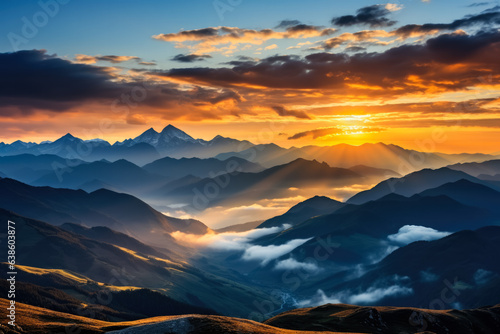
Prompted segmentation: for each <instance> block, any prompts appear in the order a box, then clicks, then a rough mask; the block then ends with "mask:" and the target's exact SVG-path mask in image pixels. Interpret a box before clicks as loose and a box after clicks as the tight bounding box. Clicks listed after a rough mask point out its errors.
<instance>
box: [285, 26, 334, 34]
mask: <svg viewBox="0 0 500 334" xmlns="http://www.w3.org/2000/svg"><path fill="white" fill-rule="evenodd" d="M286 31H287V32H288V33H290V35H297V34H300V33H313V32H320V34H319V36H329V35H331V34H333V33H335V32H336V31H337V30H336V29H332V28H328V29H323V28H322V27H320V26H313V25H308V24H296V25H292V26H288V27H287V28H286Z"/></svg>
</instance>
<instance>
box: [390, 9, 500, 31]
mask: <svg viewBox="0 0 500 334" xmlns="http://www.w3.org/2000/svg"><path fill="white" fill-rule="evenodd" d="M495 24H500V12H499V11H490V10H488V11H485V12H482V13H480V14H477V15H469V16H466V17H464V18H463V19H459V20H455V21H453V22H451V23H426V24H408V25H405V26H402V27H400V28H398V29H396V30H395V31H394V33H395V34H396V35H399V36H403V37H409V36H411V35H412V34H427V33H432V32H436V31H442V30H456V29H462V28H468V27H471V26H480V25H486V26H491V25H495Z"/></svg>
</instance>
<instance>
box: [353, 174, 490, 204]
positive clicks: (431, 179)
mask: <svg viewBox="0 0 500 334" xmlns="http://www.w3.org/2000/svg"><path fill="white" fill-rule="evenodd" d="M461 179H465V180H469V181H471V182H475V183H479V184H485V185H488V183H487V181H482V180H479V179H477V178H475V177H473V176H471V175H469V174H466V173H464V172H461V171H456V170H451V169H449V168H440V169H436V170H432V169H424V170H421V171H418V172H414V173H412V174H409V175H406V176H404V177H401V178H391V179H388V180H385V181H382V182H380V183H379V184H377V185H376V186H375V187H373V188H372V189H370V190H366V191H362V192H360V193H358V194H356V195H354V196H353V197H351V198H350V199H349V200H348V201H347V203H351V204H362V203H366V202H369V201H373V200H376V199H379V198H382V197H384V196H386V195H389V194H391V193H394V194H398V195H403V196H407V197H409V196H413V195H415V194H418V193H420V192H422V191H424V190H427V189H430V188H435V187H439V186H441V185H443V184H445V183H449V182H455V181H458V180H461Z"/></svg>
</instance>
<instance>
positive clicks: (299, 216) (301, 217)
mask: <svg viewBox="0 0 500 334" xmlns="http://www.w3.org/2000/svg"><path fill="white" fill-rule="evenodd" d="M344 205H345V204H344V203H341V202H339V201H335V200H333V199H330V198H328V197H324V196H315V197H313V198H310V199H308V200H306V201H304V202H301V203H299V204H297V205H295V206H293V207H292V208H291V209H290V210H288V211H287V212H286V213H285V214H282V215H281V216H276V217H273V218H271V219H268V220H266V221H265V222H263V223H262V224H260V225H259V228H265V227H275V226H278V227H279V226H282V225H283V224H289V225H292V226H293V225H296V224H299V223H302V222H303V221H305V220H307V219H309V218H312V217H314V216H322V215H325V214H329V213H332V212H334V211H335V210H337V209H340V208H341V207H343V206H344Z"/></svg>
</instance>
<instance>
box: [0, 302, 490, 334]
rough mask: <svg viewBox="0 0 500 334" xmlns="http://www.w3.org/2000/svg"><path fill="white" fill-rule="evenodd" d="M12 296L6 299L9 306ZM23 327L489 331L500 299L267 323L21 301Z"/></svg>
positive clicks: (336, 312) (294, 315)
mask: <svg viewBox="0 0 500 334" xmlns="http://www.w3.org/2000/svg"><path fill="white" fill-rule="evenodd" d="M7 303H8V300H6V299H0V307H1V308H6V307H7V305H8V304H7ZM16 309H17V314H18V317H17V319H16V322H17V324H18V326H17V327H15V328H12V327H11V326H6V325H0V330H3V331H4V332H5V333H7V334H10V333H48V332H53V333H59V332H61V333H64V332H66V330H67V329H68V328H71V329H72V332H74V333H76V332H78V333H82V334H83V333H104V332H108V333H214V334H218V333H221V334H222V333H255V334H268V333H269V334H271V333H277V334H285V333H286V334H288V333H289V334H291V333H303V334H305V333H309V334H312V333H386V334H393V333H394V334H400V333H427V334H430V333H435V334H441V333H447V334H448V333H454V334H469V333H471V334H472V333H484V334H490V333H491V334H496V333H498V332H499V330H500V305H497V306H493V307H485V308H481V309H475V310H464V311H457V310H445V311H433V310H423V309H413V308H396V307H359V306H352V305H345V304H336V305H333V304H327V305H323V306H319V307H315V308H306V309H297V310H293V311H289V312H285V313H282V314H280V315H278V316H276V317H274V318H271V319H269V320H267V321H265V322H264V324H262V323H259V322H255V321H251V320H244V319H238V318H230V317H221V316H210V315H182V316H165V317H155V318H148V319H143V320H137V321H128V322H106V321H100V320H94V319H89V318H85V317H79V316H74V315H69V314H67V313H61V312H54V311H49V310H47V309H44V308H40V307H34V306H29V305H26V304H21V303H18V304H17V305H16Z"/></svg>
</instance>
